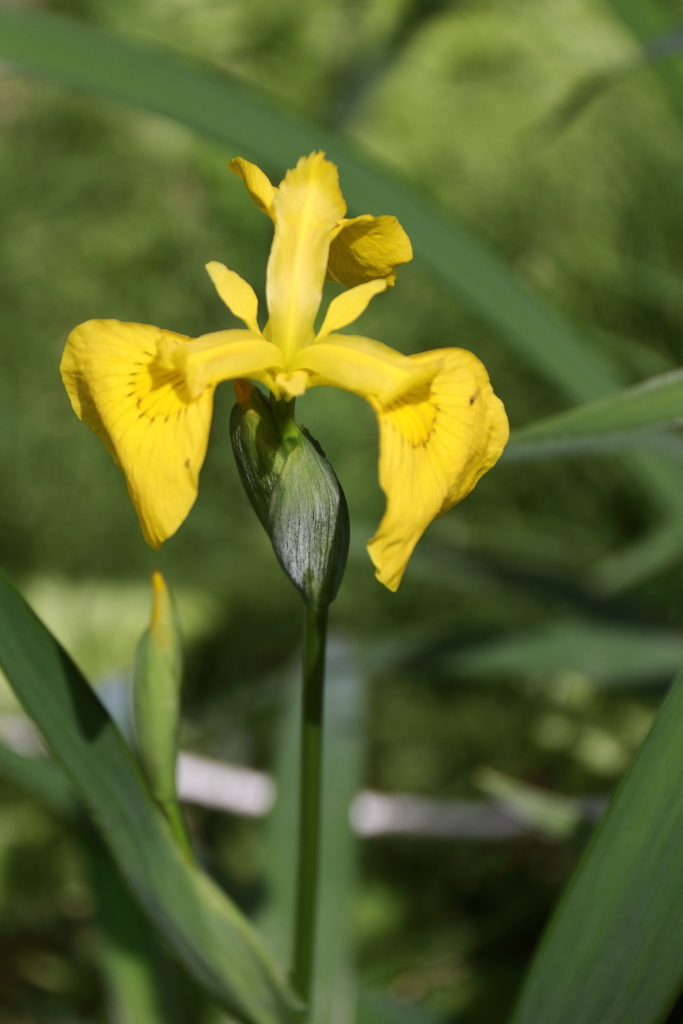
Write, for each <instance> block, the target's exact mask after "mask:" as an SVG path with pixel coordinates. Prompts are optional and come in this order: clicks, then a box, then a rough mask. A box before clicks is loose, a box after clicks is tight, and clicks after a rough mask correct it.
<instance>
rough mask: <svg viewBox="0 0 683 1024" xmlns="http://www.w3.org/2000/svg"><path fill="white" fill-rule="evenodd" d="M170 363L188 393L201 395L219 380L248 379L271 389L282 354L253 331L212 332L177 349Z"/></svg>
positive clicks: (280, 363) (280, 365)
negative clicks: (258, 381)
mask: <svg viewBox="0 0 683 1024" xmlns="http://www.w3.org/2000/svg"><path fill="white" fill-rule="evenodd" d="M173 363H174V365H175V367H176V368H177V370H178V371H179V372H180V373H181V374H182V377H183V379H184V380H185V382H186V384H187V387H188V390H189V393H190V394H191V395H193V396H195V397H196V396H198V395H201V394H202V392H203V391H204V389H205V388H206V387H209V386H215V385H216V384H218V383H219V382H220V381H222V380H234V379H235V378H236V377H251V378H252V379H253V380H260V381H262V382H263V383H264V384H266V385H267V386H268V387H271V389H272V390H274V388H273V387H272V384H273V374H274V373H277V372H278V371H279V370H281V369H282V368H283V366H282V353H281V352H280V350H279V348H278V347H277V346H276V345H273V344H272V342H270V341H264V339H263V337H262V335H260V334H255V333H254V332H253V331H240V330H236V331H215V332H214V333H213V334H203V335H202V336H201V337H200V338H195V339H194V340H190V341H188V342H187V344H185V345H182V346H178V348H176V349H175V350H174V352H173Z"/></svg>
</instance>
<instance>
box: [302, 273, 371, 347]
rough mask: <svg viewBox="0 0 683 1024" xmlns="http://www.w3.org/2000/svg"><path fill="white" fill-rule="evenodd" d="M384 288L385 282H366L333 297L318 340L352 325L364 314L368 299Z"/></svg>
mask: <svg viewBox="0 0 683 1024" xmlns="http://www.w3.org/2000/svg"><path fill="white" fill-rule="evenodd" d="M386 288H387V282H386V281H385V280H379V281H366V283H365V284H359V285H357V286H356V287H355V288H349V290H348V291H346V292H342V293H341V295H337V296H335V298H334V299H332V302H331V303H330V305H329V306H328V309H327V313H326V314H325V319H324V320H323V324H322V327H321V328H320V330H319V331H318V338H323V337H324V336H325V335H326V334H332V332H333V331H338V330H339V329H340V328H341V327H346V325H347V324H352V323H353V321H354V320H357V319H358V317H359V316H360V315H361V313H363V312H365V310H366V309H367V306H368V303H369V302H370V299H372V298H374V296H375V295H379V293H380V292H383V291H385V290H386Z"/></svg>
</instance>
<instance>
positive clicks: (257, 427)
mask: <svg viewBox="0 0 683 1024" xmlns="http://www.w3.org/2000/svg"><path fill="white" fill-rule="evenodd" d="M236 392H237V397H238V402H237V404H236V405H235V407H234V409H233V412H232V416H231V419H230V435H231V439H232V447H233V452H234V455H235V461H236V462H237V468H238V471H239V474H240V478H241V480H242V483H243V484H244V488H245V490H246V492H247V495H248V496H249V500H250V501H251V503H252V505H253V507H254V510H255V511H256V514H257V515H258V517H259V519H260V520H261V523H262V524H263V526H264V528H265V530H266V532H267V533H268V536H269V537H270V540H271V543H272V545H273V549H274V551H275V554H276V556H277V559H278V561H279V563H280V565H281V566H282V568H283V569H284V571H285V572H286V574H287V576H288V577H289V579H290V580H291V581H292V583H293V584H294V586H295V587H296V588H297V590H298V591H299V593H300V594H301V596H302V597H303V599H304V601H305V603H306V604H307V605H308V606H309V607H313V608H321V607H323V606H325V605H328V604H330V603H331V602H332V601H333V600H334V599H335V597H336V596H337V591H338V590H339V586H340V584H341V581H342V577H343V575H344V569H345V568H346V559H347V557H348V552H349V513H348V508H347V505H346V498H345V496H344V492H343V490H342V488H341V484H340V483H339V481H338V480H337V477H336V476H335V473H334V470H333V469H332V467H331V466H330V464H329V462H328V461H327V459H326V458H325V454H324V452H323V450H322V449H321V447H320V445H319V444H318V443H317V442H316V441H315V440H314V439H313V438H312V437H311V436H310V434H309V433H308V431H306V430H304V429H301V428H299V427H298V426H297V425H296V423H295V422H294V418H293V411H294V408H293V407H294V403H293V402H275V403H272V404H271V402H269V401H268V400H267V399H266V398H265V397H264V396H263V395H262V394H261V392H260V391H258V390H257V389H256V388H254V387H251V386H245V385H242V384H240V385H238V387H237V388H236Z"/></svg>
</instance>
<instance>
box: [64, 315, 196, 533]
mask: <svg viewBox="0 0 683 1024" xmlns="http://www.w3.org/2000/svg"><path fill="white" fill-rule="evenodd" d="M188 341H189V339H188V338H186V337H185V336H184V335H182V334H174V333H173V332H172V331H163V330H162V329H161V328H159V327H152V326H151V325H149V324H131V323H121V322H120V321H119V320H88V321H87V322H86V323H84V324H80V325H79V326H78V327H76V328H75V329H74V330H73V331H72V332H71V334H70V335H69V339H68V341H67V344H66V348H65V350H64V355H63V357H62V363H61V372H62V378H63V380H64V384H65V386H66V390H67V392H68V394H69V398H70V399H71V404H72V405H73V408H74V411H75V412H76V414H77V415H78V416H79V417H80V418H81V419H82V420H83V421H84V422H85V423H87V424H88V426H89V427H91V428H92V429H93V430H94V431H95V432H96V433H98V434H99V436H100V437H101V438H102V440H103V441H104V443H105V445H106V447H107V448H108V449H109V451H110V452H111V453H112V455H113V456H114V458H115V459H116V461H117V463H118V464H119V466H120V467H121V468H122V469H123V472H124V473H125V476H126V483H127V485H128V492H129V494H130V497H131V500H132V502H133V505H134V507H135V510H136V512H137V514H138V517H139V519H140V525H141V527H142V532H143V535H144V537H145V540H146V541H147V543H148V544H150V545H151V546H152V547H153V548H159V547H161V544H162V542H163V541H164V540H166V538H167V537H170V536H171V534H173V533H175V531H176V530H177V529H178V527H179V526H180V524H181V523H182V522H183V520H184V519H185V518H186V516H187V514H188V512H189V511H190V509H191V508H192V505H193V504H194V501H195V498H196V497H197V484H198V479H199V470H200V469H201V466H202V463H203V461H204V456H205V454H206V446H207V442H208V438H209V427H210V424H211V411H212V406H213V388H212V387H209V388H207V389H206V390H205V391H204V393H203V394H202V395H201V396H200V397H199V398H198V399H196V400H193V399H192V397H191V396H190V394H189V392H188V389H187V387H186V385H185V382H184V380H183V378H182V376H181V375H180V374H179V373H178V371H177V370H175V369H171V368H169V366H168V365H167V356H166V357H165V358H162V356H161V355H160V352H161V350H162V349H165V351H166V353H167V354H168V353H169V352H172V351H175V350H177V349H179V348H182V347H183V346H185V345H186V344H187V343H188Z"/></svg>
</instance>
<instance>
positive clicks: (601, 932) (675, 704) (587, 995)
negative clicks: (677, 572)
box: [513, 678, 683, 1024]
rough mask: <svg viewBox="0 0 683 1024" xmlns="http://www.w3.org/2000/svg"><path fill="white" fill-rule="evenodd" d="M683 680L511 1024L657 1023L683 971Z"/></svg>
mask: <svg viewBox="0 0 683 1024" xmlns="http://www.w3.org/2000/svg"><path fill="white" fill-rule="evenodd" d="M682 846H683V678H681V679H679V681H678V682H677V683H676V685H675V687H674V689H673V690H672V692H671V694H670V695H669V697H668V699H667V700H666V701H665V703H664V705H663V707H662V709H661V711H660V713H659V715H658V717H657V719H656V721H655V724H654V726H653V727H652V730H651V732H650V734H649V736H648V737H647V739H646V740H645V743H644V744H643V746H642V748H641V750H640V752H639V753H638V755H637V756H636V758H635V760H634V762H633V764H632V766H631V768H630V770H629V771H628V773H627V775H626V777H625V779H624V781H623V783H622V785H621V786H620V788H619V790H618V791H617V794H616V796H615V797H614V799H613V800H612V803H611V805H610V808H609V810H608V813H607V815H606V817H605V819H604V820H603V822H602V824H601V825H600V827H599V829H598V832H597V834H596V836H595V838H594V840H593V842H592V843H591V845H590V846H589V848H588V851H587V853H586V855H585V857H584V859H583V861H582V863H581V864H580V866H579V868H578V870H577V872H576V874H575V876H574V878H573V880H572V882H571V883H570V885H569V888H568V890H567V891H566V893H565V896H564V898H563V899H562V901H561V903H560V905H559V907H558V909H557V911H556V913H555V916H554V918H553V920H552V921H551V924H550V926H549V928H548V930H547V933H546V935H545V937H544V939H543V940H542V943H541V946H540V949H539V952H538V954H537V956H536V959H535V961H534V963H533V965H532V968H531V972H530V974H529V977H528V979H527V982H526V985H525V986H524V989H523V992H522V996H521V999H520V1003H519V1006H518V1008H517V1012H516V1013H515V1014H514V1016H513V1024H540V1022H541V1021H542V1022H543V1024H654V1022H656V1021H661V1020H663V1019H664V1018H665V1016H666V1011H667V1009H668V1008H669V1007H670V1006H671V1005H672V1003H673V1002H674V1000H675V998H676V996H677V995H678V990H679V987H680V979H681V975H682V974H683V858H681V848H682Z"/></svg>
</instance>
